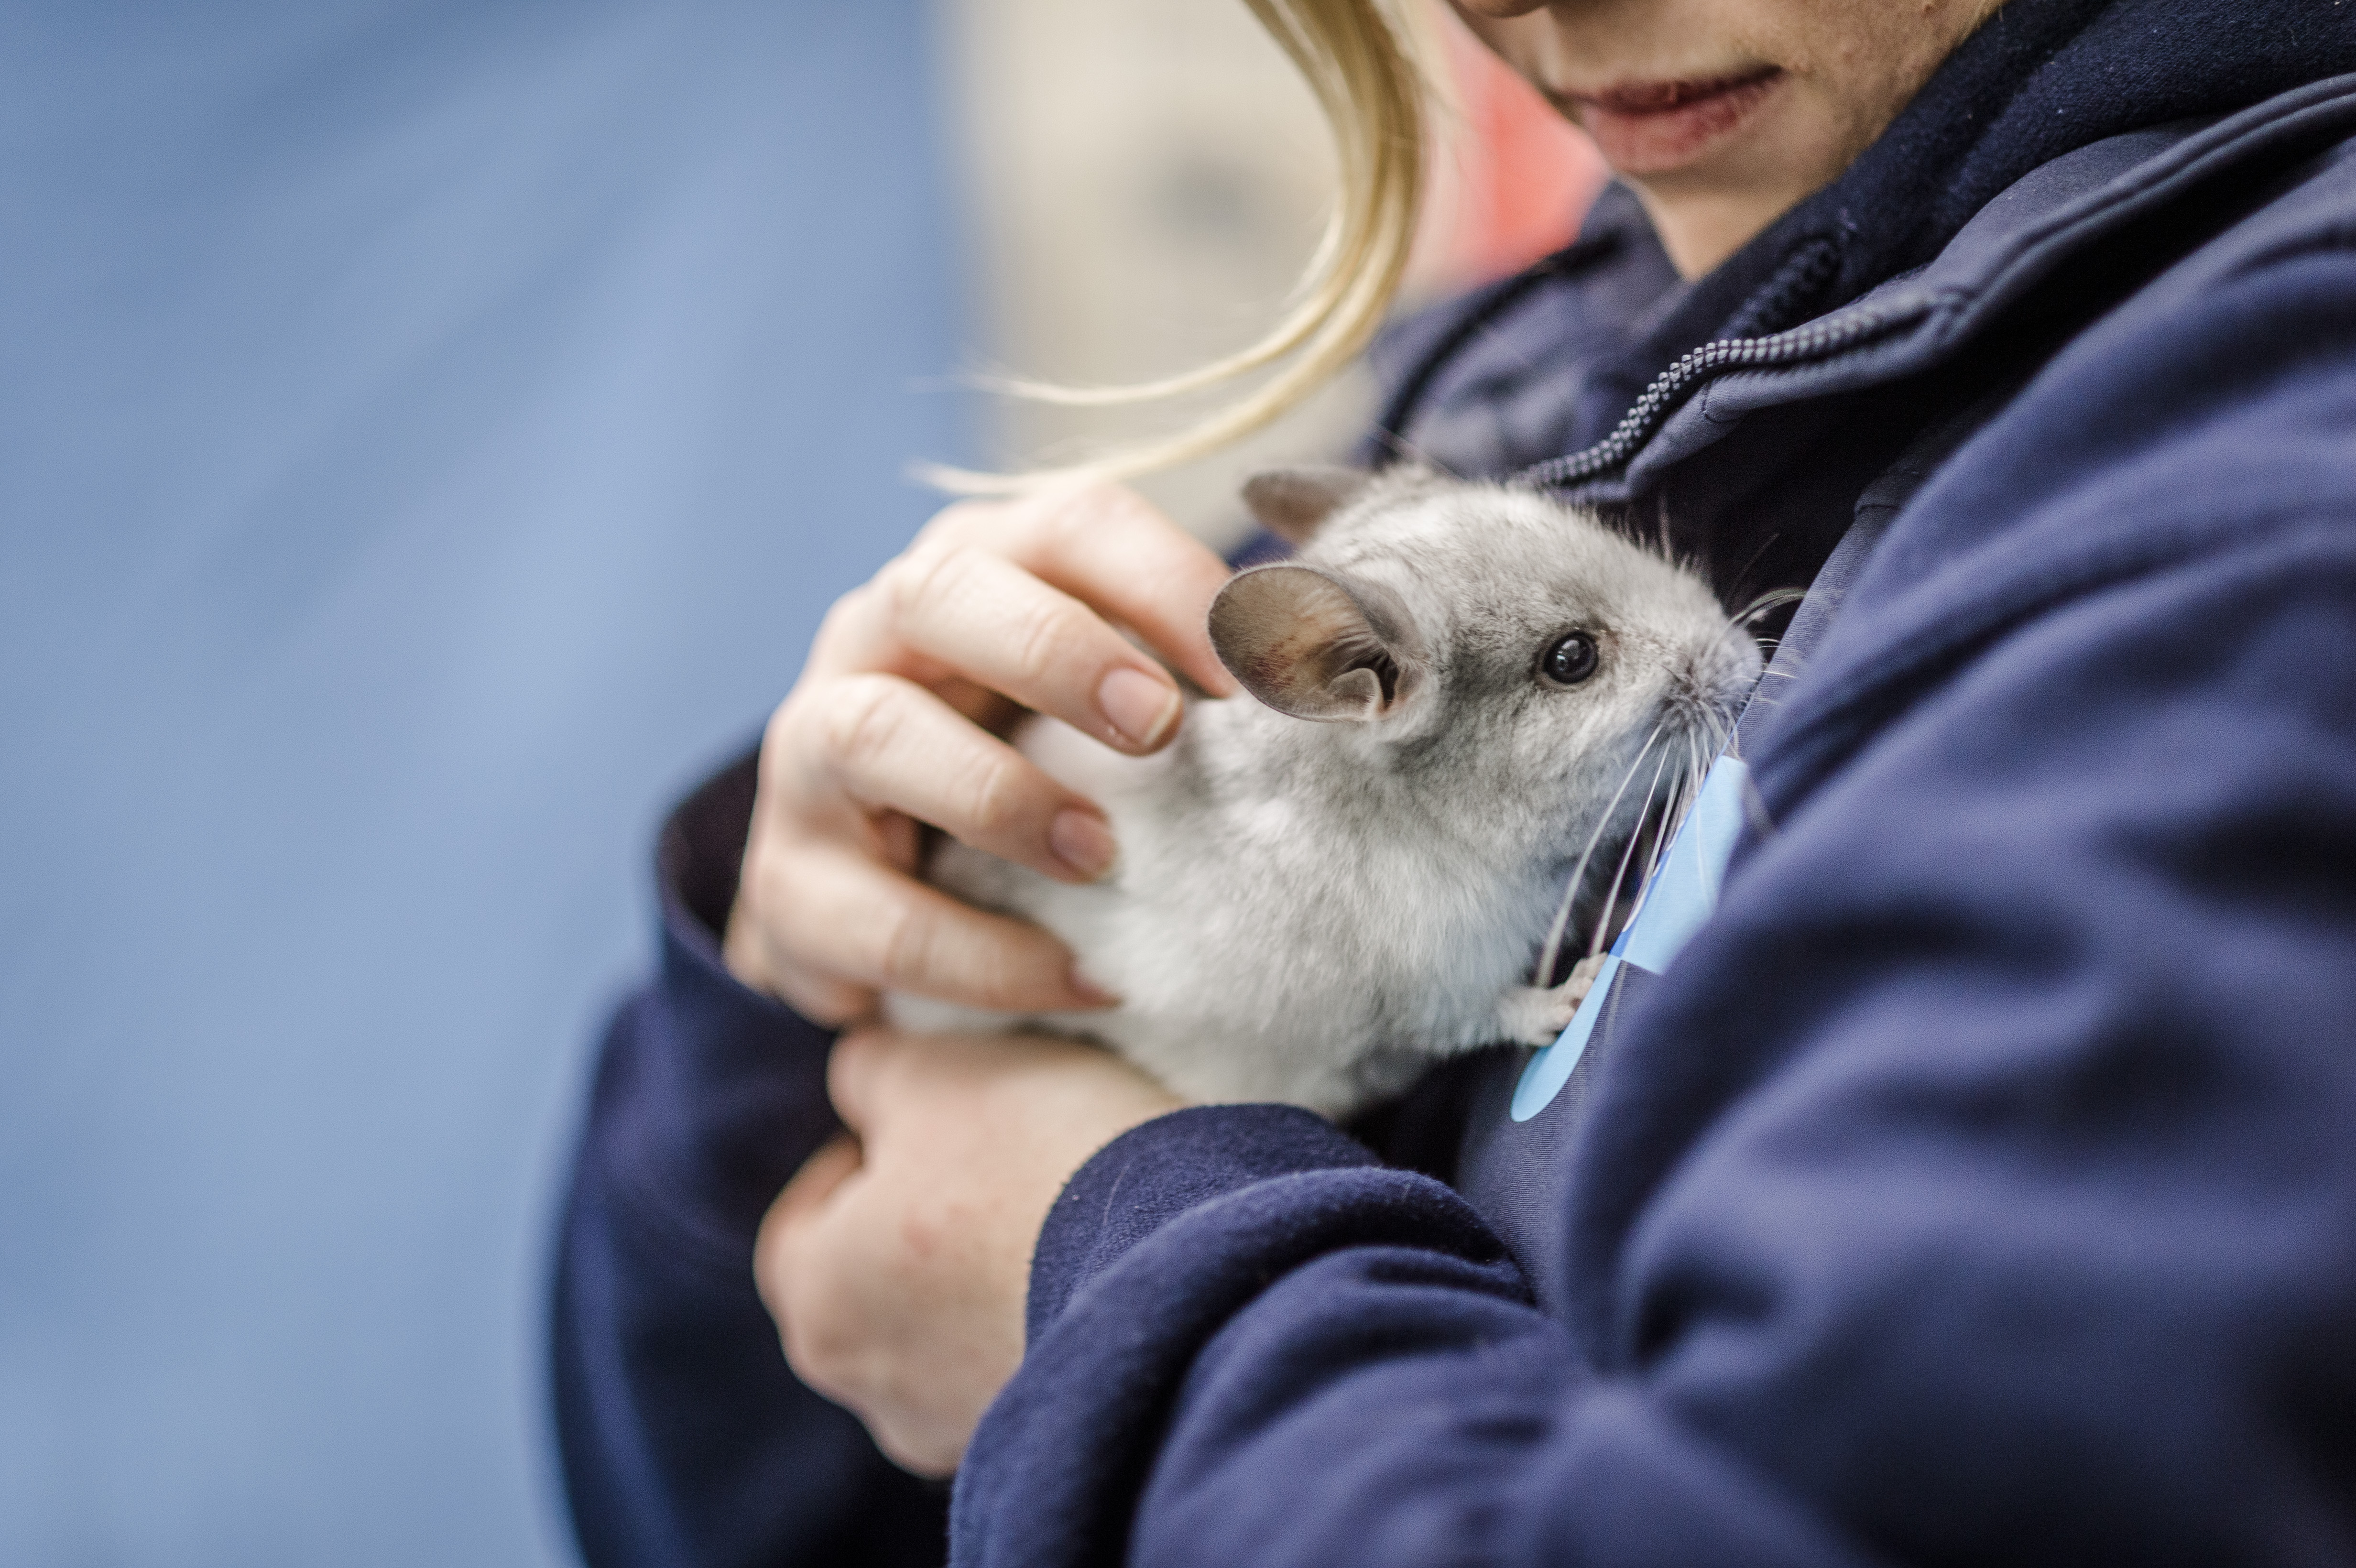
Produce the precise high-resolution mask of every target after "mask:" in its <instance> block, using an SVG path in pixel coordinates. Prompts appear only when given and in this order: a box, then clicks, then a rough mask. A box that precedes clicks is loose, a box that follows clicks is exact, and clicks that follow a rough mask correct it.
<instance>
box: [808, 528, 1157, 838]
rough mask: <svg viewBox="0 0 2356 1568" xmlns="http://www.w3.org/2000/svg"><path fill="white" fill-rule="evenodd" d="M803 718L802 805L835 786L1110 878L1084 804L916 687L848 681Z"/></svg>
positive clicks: (1094, 816)
mask: <svg viewBox="0 0 2356 1568" xmlns="http://www.w3.org/2000/svg"><path fill="white" fill-rule="evenodd" d="M1010 570H1011V569H1010ZM805 712H806V721H807V722H808V723H809V725H810V726H811V729H812V731H813V732H814V734H815V739H816V744H815V745H814V746H811V747H806V748H804V747H789V748H787V749H786V750H787V754H791V755H793V756H795V757H796V758H797V760H798V761H799V762H801V763H803V764H804V765H805V766H806V767H814V768H815V769H816V770H818V773H819V777H818V778H815V779H810V778H806V779H805V780H804V781H803V789H804V793H805V795H819V794H821V793H823V791H824V789H825V787H826V786H827V785H831V786H833V787H834V788H836V789H839V790H840V791H841V792H842V793H843V794H844V795H848V796H849V797H850V798H851V800H853V801H856V802H857V803H859V804H860V805H862V806H864V807H867V808H870V809H873V808H883V809H885V810H890V811H895V812H903V813H905V814H906V815H907V816H912V817H915V818H916V820H917V821H919V822H928V823H930V824H932V825H933V826H934V827H937V828H939V829H941V830H942V831H943V832H945V833H948V834H950V835H952V836H953V837H957V838H958V839H959V840H961V841H963V842H965V843H967V844H970V845H972V846H973V847H974V848H977V849H983V850H987V851H988V852H989V853H991V854H992V855H996V856H998V857H999V858H1000V859H1005V860H1012V861H1015V862H1016V863H1018V864H1021V865H1024V866H1028V867H1030V868H1031V869H1033V870H1035V871H1038V872H1039V873H1041V874H1042V875H1044V876H1050V877H1055V878H1057V879H1059V880H1063V881H1067V882H1092V881H1094V880H1097V879H1098V878H1099V877H1101V876H1103V875H1104V874H1105V873H1106V872H1108V871H1109V870H1111V869H1112V863H1113V857H1114V845H1113V837H1112V829H1111V828H1110V827H1108V825H1107V824H1106V822H1105V819H1104V815H1103V813H1101V812H1100V811H1098V809H1097V807H1096V806H1095V805H1094V804H1093V803H1091V802H1090V801H1089V800H1088V799H1087V796H1085V795H1080V794H1078V793H1076V792H1075V791H1073V790H1069V789H1066V787H1064V785H1062V784H1058V783H1057V782H1056V781H1055V779H1053V778H1052V777H1050V776H1049V775H1048V774H1047V773H1045V772H1044V771H1043V770H1042V769H1041V768H1040V767H1039V766H1038V765H1037V764H1036V763H1033V762H1032V761H1031V760H1030V759H1028V758H1027V757H1025V756H1023V754H1022V753H1021V752H1017V751H1016V750H1015V749H1014V748H1013V747H1012V746H1010V745H1008V744H1007V743H1006V742H1005V741H1001V740H999V739H998V738H997V737H995V736H993V735H990V734H988V733H985V732H984V731H980V730H978V729H976V728H975V727H974V726H973V724H972V723H971V722H969V720H966V719H965V718H964V717H963V716H962V715H960V714H958V712H957V710H956V709H952V708H950V707H949V706H948V704H947V703H945V702H943V701H942V700H941V699H938V698H937V697H935V696H934V695H933V694H932V693H931V692H928V691H926V690H925V689H924V688H922V687H919V686H915V685H912V684H910V683H909V682H907V681H905V680H903V679H901V678H900V677H897V676H890V675H854V676H844V677H840V678H838V679H835V680H831V681H829V682H827V683H825V685H824V686H823V687H822V688H819V689H817V690H815V691H813V692H812V693H811V694H810V700H809V705H808V707H807V709H806V710H805ZM813 785H816V786H817V787H816V788H813V787H812V786H813Z"/></svg>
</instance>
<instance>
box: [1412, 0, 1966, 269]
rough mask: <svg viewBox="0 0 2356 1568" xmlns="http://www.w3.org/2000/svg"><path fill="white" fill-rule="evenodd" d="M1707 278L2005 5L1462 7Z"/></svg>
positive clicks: (1586, 3) (1762, 1)
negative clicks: (1587, 139)
mask: <svg viewBox="0 0 2356 1568" xmlns="http://www.w3.org/2000/svg"><path fill="white" fill-rule="evenodd" d="M1453 3H1454V5H1455V6H1456V9H1457V12H1458V14H1459V15H1460V16H1462V17H1463V18H1464V21H1465V23H1466V25H1467V26H1469V27H1471V28H1472V31H1473V32H1474V33H1475V34H1476V35H1478V36H1479V37H1480V38H1481V39H1482V41H1483V42H1484V43H1486V44H1487V45H1488V46H1489V47H1490V48H1492V49H1494V50H1495V51H1496V52H1497V54H1498V55H1499V56H1500V57H1501V58H1502V59H1504V60H1505V63H1506V64H1508V65H1510V66H1512V67H1513V68H1514V69H1515V70H1516V71H1518V72H1520V73H1521V74H1522V75H1523V76H1524V77H1526V78H1527V79H1528V80H1530V82H1531V83H1532V84H1533V85H1535V86H1536V87H1537V90H1538V91H1540V92H1543V93H1544V94H1546V96H1547V99H1548V100H1549V101H1551V102H1552V103H1553V104H1554V106H1555V107H1556V108H1557V109H1558V110H1560V111H1561V112H1563V113H1564V114H1565V115H1567V116H1569V118H1570V119H1572V120H1573V121H1576V122H1577V123H1579V124H1580V126H1582V127H1584V128H1585V129H1586V131H1587V133H1589V134H1590V136H1592V137H1594V139H1595V144H1596V146H1597V147H1598V148H1599V149H1601V152H1602V154H1603V160H1604V162H1606V163H1608V164H1610V165H1612V170H1613V172H1615V173H1616V174H1618V175H1619V176H1621V177H1622V179H1623V180H1625V181H1626V182H1627V183H1628V185H1629V186H1631V187H1633V189H1634V190H1635V192H1636V195H1637V196H1638V197H1640V198H1641V199H1642V200H1643V201H1644V206H1645V208H1646V209H1647V210H1648V211H1649V212H1650V213H1651V215H1652V219H1653V225H1654V227H1655V229H1657V230H1658V231H1659V233H1660V236H1661V241H1662V243H1663V244H1664V245H1665V247H1666V248H1667V250H1668V252H1669V260H1670V261H1673V262H1674V263H1676V268H1677V270H1678V271H1679V272H1682V273H1684V274H1685V275H1686V276H1687V277H1694V276H1697V275H1698V274H1700V273H1702V272H1708V270H1709V269H1710V268H1712V267H1715V266H1716V265H1718V263H1719V262H1720V261H1724V260H1725V259H1726V258H1727V257H1729V256H1730V255H1732V254H1733V253H1734V252H1735V251H1738V250H1740V248H1741V247H1742V245H1743V243H1744V242H1745V241H1746V240H1750V239H1751V236H1753V235H1755V234H1757V233H1758V232H1759V231H1760V230H1761V229H1764V228H1766V227H1767V225H1768V224H1770V223H1772V222H1773V221H1774V220H1775V219H1776V218H1777V217H1779V216H1781V215H1782V214H1783V212H1785V211H1787V210H1789V209H1790V208H1791V207H1792V206H1793V205H1794V203H1796V202H1798V201H1799V200H1800V198H1801V197H1804V196H1806V195H1808V194H1809V193H1810V192H1811V191H1815V190H1816V189H1818V188H1820V187H1823V186H1825V185H1826V184H1829V183H1830V182H1831V181H1832V180H1833V178H1834V177H1835V176H1837V175H1839V173H1840V172H1841V171H1842V170H1843V169H1845V168H1847V166H1848V165H1849V163H1850V161H1851V160H1852V159H1854V158H1855V157H1856V156H1857V155H1858V154H1859V153H1861V152H1863V151H1864V150H1865V149H1866V147H1867V145H1868V144H1870V143H1871V142H1872V141H1873V139H1874V138H1875V137H1877V136H1879V135H1880V134H1881V133H1882V131H1883V129H1884V128H1885V127H1887V126H1888V125H1889V123H1890V121H1891V120H1893V119H1895V118H1896V117H1897V115H1898V112H1899V111H1900V110H1901V109H1903V108H1904V107H1905V106H1906V104H1907V101H1909V100H1910V99H1912V97H1913V96H1914V94H1915V93H1916V92H1917V91H1920V90H1921V88H1922V84H1923V83H1924V82H1925V81H1927V80H1930V78H1931V73H1932V72H1933V70H1936V69H1938V66H1939V62H1940V61H1942V60H1944V59H1946V58H1947V55H1948V53H1949V52H1950V51H1951V50H1953V49H1954V47H1955V46H1956V45H1957V44H1959V43H1961V42H1962V41H1963V40H1964V38H1965V36H1966V35H1968V34H1969V33H1970V32H1971V30H1972V29H1973V28H1974V27H1976V26H1978V25H1979V23H1980V21H1981V20H1982V19H1983V18H1984V17H1986V16H1987V15H1988V14H1989V13H1990V12H1991V11H1993V10H1994V9H1995V8H1996V6H1997V4H1998V3H2000V0H1453Z"/></svg>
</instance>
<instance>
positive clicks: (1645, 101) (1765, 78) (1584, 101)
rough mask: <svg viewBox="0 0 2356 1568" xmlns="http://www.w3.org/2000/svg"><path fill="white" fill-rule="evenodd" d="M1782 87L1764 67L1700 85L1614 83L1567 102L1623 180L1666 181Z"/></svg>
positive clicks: (1778, 72)
mask: <svg viewBox="0 0 2356 1568" xmlns="http://www.w3.org/2000/svg"><path fill="white" fill-rule="evenodd" d="M1782 83H1783V70H1782V69H1781V68H1779V67H1776V66H1766V67H1763V68H1762V69H1758V70H1752V71H1744V72H1741V73H1740V74H1737V75H1733V76H1720V77H1711V78H1708V79H1703V80H1687V81H1642V82H1620V83H1615V84H1613V85H1612V87H1609V88H1607V89H1605V90H1604V91H1601V92H1598V93H1593V94H1586V93H1579V94H1573V95H1571V98H1570V101H1571V103H1572V105H1573V107H1574V108H1575V109H1576V111H1577V112H1578V115H1579V123H1580V124H1581V125H1583V126H1585V127H1586V129H1587V133H1588V134H1589V135H1590V136H1592V137H1594V138H1595V144H1596V146H1597V148H1598V149H1599V150H1601V153H1602V154H1603V160H1604V162H1606V163H1608V164H1610V165H1612V167H1613V168H1615V169H1617V170H1619V171H1620V172H1621V173H1622V174H1628V175H1647V174H1664V173H1666V172H1667V171H1669V170H1671V169H1674V168H1676V167H1678V166H1679V165H1684V164H1687V163H1690V162H1692V161H1693V160H1694V159H1695V158H1696V157H1697V156H1698V155H1700V154H1701V153H1702V152H1703V151H1704V150H1705V149H1706V148H1708V146H1709V145H1710V144H1712V143H1714V142H1717V141H1718V140H1719V139H1720V138H1721V137H1723V136H1725V135H1727V134H1728V133H1730V132H1732V131H1733V130H1734V129H1735V127H1736V126H1738V125H1740V123H1742V122H1743V121H1745V120H1747V119H1749V118H1750V117H1751V113H1752V112H1754V111H1755V110H1757V109H1758V108H1759V107H1760V106H1761V105H1762V103H1764V102H1765V101H1767V99H1768V98H1769V97H1771V96H1772V94H1773V93H1774V91H1775V89H1776V88H1777V87H1778V86H1780V85H1781V84H1782Z"/></svg>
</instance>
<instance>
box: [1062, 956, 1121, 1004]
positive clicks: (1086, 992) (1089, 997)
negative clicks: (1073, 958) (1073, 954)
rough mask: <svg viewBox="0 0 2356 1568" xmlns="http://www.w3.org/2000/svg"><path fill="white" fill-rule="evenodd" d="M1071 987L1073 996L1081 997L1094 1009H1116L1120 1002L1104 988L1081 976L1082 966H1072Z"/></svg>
mask: <svg viewBox="0 0 2356 1568" xmlns="http://www.w3.org/2000/svg"><path fill="white" fill-rule="evenodd" d="M1071 985H1072V995H1074V996H1076V997H1079V998H1080V999H1081V1000H1082V1001H1084V1002H1087V1003H1088V1004H1089V1005H1090V1006H1092V1007H1099V1008H1109V1007H1116V1006H1118V1005H1119V1002H1120V998H1119V997H1116V996H1114V995H1113V994H1112V993H1111V992H1110V991H1108V990H1106V989H1105V988H1104V987H1102V986H1098V985H1096V984H1095V983H1093V982H1092V981H1090V980H1089V979H1088V977H1087V976H1085V975H1083V974H1081V973H1080V966H1079V965H1076V964H1075V965H1072V980H1071Z"/></svg>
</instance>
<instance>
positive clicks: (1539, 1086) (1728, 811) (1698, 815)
mask: <svg viewBox="0 0 2356 1568" xmlns="http://www.w3.org/2000/svg"><path fill="white" fill-rule="evenodd" d="M1750 782H1751V770H1750V769H1749V768H1747V767H1745V766H1743V764H1742V761H1741V759H1740V758H1738V757H1729V756H1721V757H1719V759H1718V761H1717V762H1715V763H1711V764H1710V770H1709V776H1708V777H1707V778H1705V779H1703V780H1702V785H1701V794H1700V795H1699V796H1698V797H1697V799H1696V800H1695V801H1694V803H1693V809H1692V810H1690V811H1688V812H1687V813H1686V819H1685V821H1684V822H1682V823H1680V824H1679V825H1678V826H1677V834H1676V837H1674V838H1672V839H1670V840H1669V853H1668V856H1667V858H1666V859H1664V860H1663V861H1662V862H1661V868H1660V869H1659V870H1657V871H1655V872H1654V873H1653V877H1652V880H1650V881H1648V882H1646V883H1645V884H1644V891H1643V894H1642V896H1641V901H1639V902H1638V904H1637V906H1636V915H1635V918H1634V919H1633V920H1631V921H1630V922H1629V923H1628V924H1627V927H1626V929H1624V930H1623V931H1622V932H1621V933H1620V940H1619V941H1617V942H1615V943H1613V944H1612V954H1611V956H1609V957H1607V958H1605V959H1604V961H1603V967H1602V968H1601V970H1599V971H1598V972H1597V974H1596V976H1595V984H1594V985H1593V986H1592V987H1589V989H1588V992H1587V997H1586V999H1585V1000H1584V1001H1582V1002H1580V1004H1579V1011H1578V1012H1576V1013H1574V1014H1573V1015H1571V1019H1570V1027H1569V1028H1568V1029H1564V1030H1563V1031H1562V1033H1561V1034H1560V1035H1558V1036H1557V1037H1556V1039H1555V1042H1554V1043H1553V1044H1552V1045H1549V1046H1547V1048H1546V1049H1545V1050H1544V1051H1539V1052H1538V1053H1537V1055H1536V1056H1534V1057H1532V1058H1530V1064H1529V1065H1528V1066H1527V1067H1526V1068H1524V1069H1523V1070H1522V1081H1521V1082H1520V1083H1518V1084H1516V1085H1515V1088H1514V1104H1513V1111H1512V1115H1513V1118H1514V1120H1515V1121H1517V1122H1526V1121H1528V1120H1529V1119H1530V1118H1531V1117H1532V1116H1535V1115H1537V1114H1538V1113H1539V1112H1540V1111H1543V1110H1545V1109H1546V1108H1547V1105H1549V1104H1552V1103H1553V1101H1554V1097H1555V1096H1556V1095H1557V1094H1558V1093H1561V1092H1562V1086H1563V1085H1564V1084H1566V1083H1569V1082H1570V1073H1571V1070H1572V1069H1573V1068H1575V1067H1577V1066H1578V1065H1579V1059H1580V1057H1581V1056H1584V1055H1585V1054H1586V1053H1587V1042H1588V1040H1590V1038H1591V1037H1592V1036H1593V1035H1594V1033H1595V1022H1596V1020H1597V1019H1600V1018H1601V1017H1602V1016H1603V1006H1604V1001H1605V998H1606V997H1607V996H1608V995H1609V993H1610V992H1611V989H1612V981H1613V980H1614V979H1615V978H1617V977H1618V976H1619V974H1620V969H1621V966H1622V965H1633V966H1635V967H1636V968H1639V969H1645V970H1649V971H1651V972H1652V973H1654V974H1655V975H1657V974H1660V973H1661V972H1662V971H1663V970H1665V969H1666V968H1667V967H1668V966H1669V961H1670V960H1671V959H1673V958H1675V957H1676V955H1677V950H1678V949H1679V948H1681V947H1683V946H1684V945H1685V944H1687V942H1688V941H1690V940H1691V939H1692V937H1693V933H1695V932H1697V931H1699V930H1700V929H1701V926H1702V923H1703V922H1704V921H1706V920H1708V918H1709V915H1710V912H1711V911H1712V910H1714V909H1716V908H1717V907H1718V891H1719V888H1720V887H1721V886H1723V885H1724V884H1725V881H1726V864H1727V862H1728V861H1729V860H1730V859H1733V858H1734V845H1735V841H1736V840H1737V839H1739V838H1740V837H1742V792H1743V791H1744V790H1745V789H1746V788H1747V787H1749V784H1750Z"/></svg>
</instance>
